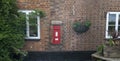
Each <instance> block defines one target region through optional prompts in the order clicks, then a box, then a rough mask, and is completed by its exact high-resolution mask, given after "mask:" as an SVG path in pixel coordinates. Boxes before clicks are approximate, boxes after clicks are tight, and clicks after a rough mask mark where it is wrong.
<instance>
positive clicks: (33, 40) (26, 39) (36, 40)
mask: <svg viewBox="0 0 120 61" xmlns="http://www.w3.org/2000/svg"><path fill="white" fill-rule="evenodd" d="M25 41H40V39H25Z"/></svg>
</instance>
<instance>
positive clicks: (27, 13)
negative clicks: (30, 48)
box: [19, 10, 40, 39]
mask: <svg viewBox="0 0 120 61" xmlns="http://www.w3.org/2000/svg"><path fill="white" fill-rule="evenodd" d="M19 12H22V13H25V14H26V37H25V39H40V16H37V34H38V36H36V37H32V36H30V30H29V21H28V20H29V17H28V15H29V13H31V12H35V11H34V10H19Z"/></svg>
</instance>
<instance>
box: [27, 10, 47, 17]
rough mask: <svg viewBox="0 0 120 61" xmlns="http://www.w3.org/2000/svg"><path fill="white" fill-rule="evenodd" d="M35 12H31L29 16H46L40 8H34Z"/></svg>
mask: <svg viewBox="0 0 120 61" xmlns="http://www.w3.org/2000/svg"><path fill="white" fill-rule="evenodd" d="M34 11H35V12H32V13H31V14H30V15H29V16H33V17H35V16H40V18H43V17H45V16H46V14H45V12H44V11H42V10H34Z"/></svg>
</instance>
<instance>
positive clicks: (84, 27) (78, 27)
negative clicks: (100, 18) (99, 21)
mask: <svg viewBox="0 0 120 61" xmlns="http://www.w3.org/2000/svg"><path fill="white" fill-rule="evenodd" d="M90 26H91V22H90V21H85V22H82V23H81V22H79V21H76V22H74V23H73V30H74V31H75V32H77V33H79V34H81V33H84V32H86V31H88V29H89V27H90Z"/></svg>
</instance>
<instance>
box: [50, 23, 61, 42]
mask: <svg viewBox="0 0 120 61" xmlns="http://www.w3.org/2000/svg"><path fill="white" fill-rule="evenodd" d="M60 28H61V27H60V26H59V25H54V26H53V40H52V43H53V44H60V36H61V35H60Z"/></svg>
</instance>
